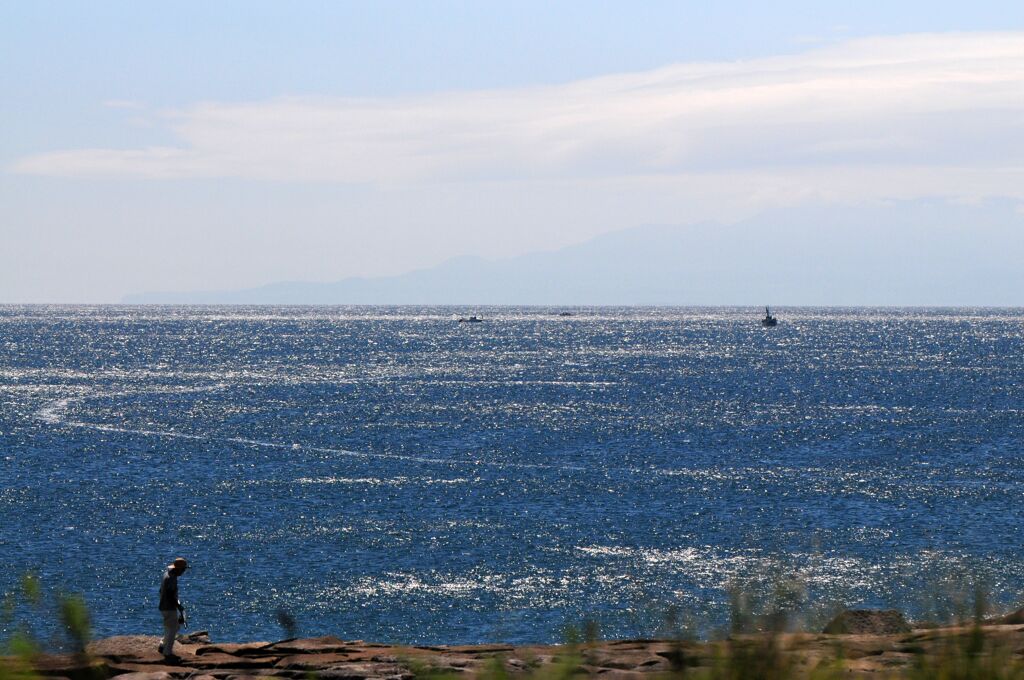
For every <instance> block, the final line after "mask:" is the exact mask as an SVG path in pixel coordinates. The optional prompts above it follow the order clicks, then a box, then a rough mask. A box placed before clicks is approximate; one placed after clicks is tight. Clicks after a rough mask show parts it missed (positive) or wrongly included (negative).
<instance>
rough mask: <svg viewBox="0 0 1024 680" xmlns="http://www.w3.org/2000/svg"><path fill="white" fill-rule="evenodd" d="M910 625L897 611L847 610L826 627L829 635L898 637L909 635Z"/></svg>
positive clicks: (825, 631)
mask: <svg viewBox="0 0 1024 680" xmlns="http://www.w3.org/2000/svg"><path fill="white" fill-rule="evenodd" d="M910 631H911V628H910V624H909V623H907V620H906V619H905V618H903V614H902V613H901V612H899V611H897V610H895V609H847V610H846V611H844V612H842V613H841V614H839V615H838V616H836V617H835V618H834V619H832V620H831V621H829V623H828V625H827V626H825V630H823V631H822V632H823V633H826V634H828V635H896V634H899V633H909V632H910Z"/></svg>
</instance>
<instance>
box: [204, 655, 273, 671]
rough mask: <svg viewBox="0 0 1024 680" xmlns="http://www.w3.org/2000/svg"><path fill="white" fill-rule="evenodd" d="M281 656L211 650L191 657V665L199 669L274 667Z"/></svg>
mask: <svg viewBox="0 0 1024 680" xmlns="http://www.w3.org/2000/svg"><path fill="white" fill-rule="evenodd" d="M278 659H279V657H276V656H259V657H252V656H235V655H233V654H219V653H217V652H211V653H209V654H203V655H201V656H196V657H195V658H194V659H189V665H191V666H193V667H195V668H199V669H204V670H206V669H213V668H233V669H246V668H273V667H274V664H275V663H277V661H278Z"/></svg>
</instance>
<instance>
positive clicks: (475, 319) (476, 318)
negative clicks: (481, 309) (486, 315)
mask: <svg viewBox="0 0 1024 680" xmlns="http://www.w3.org/2000/svg"><path fill="white" fill-rule="evenodd" d="M459 323H483V319H481V318H480V317H479V316H471V317H468V318H467V317H464V316H460V317H459Z"/></svg>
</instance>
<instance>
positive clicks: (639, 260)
mask: <svg viewBox="0 0 1024 680" xmlns="http://www.w3.org/2000/svg"><path fill="white" fill-rule="evenodd" d="M124 301H125V302H128V303H175V304H203V303H209V304H424V305H427V304H452V305H465V306H472V305H486V304H495V305H500V304H508V305H760V304H766V303H770V304H778V305H940V306H941V305H968V306H970V305H978V306H981V305H986V306H1018V305H1024V212H1022V211H1021V209H1020V208H1019V206H1017V205H1015V204H1013V203H1011V202H1009V201H991V202H984V203H979V204H970V205H966V204H949V203H944V202H938V201H934V202H929V201H916V202H896V203H891V204H885V205H874V206H871V207H863V206H862V207H857V208H836V207H825V206H819V207H814V208H800V209H790V210H778V211H773V212H769V213H764V214H762V215H759V216H758V217H755V218H752V219H749V220H746V221H743V222H740V223H737V224H731V225H723V224H717V223H707V222H705V223H698V224H689V225H685V226H664V225H649V226H643V227H636V228H633V229H627V230H623V231H617V232H613V233H609V234H605V235H603V236H600V237H597V238H594V239H592V240H590V241H587V242H586V243H582V244H579V245H575V246H570V247H567V248H563V249H561V250H556V251H550V252H537V253H531V254H527V255H522V256H518V257H512V258H507V259H499V260H488V259H483V258H478V257H459V258H456V259H452V260H449V261H447V262H444V263H442V264H440V265H437V266H435V267H431V268H429V269H421V270H417V271H412V272H409V273H406V274H402V275H399V276H389V277H380V278H348V279H343V280H340V281H336V282H333V283H313V282H281V283H272V284H269V285H266V286H261V287H259V288H250V289H245V290H235V291H205V292H178V293H144V294H138V295H131V296H128V297H127V298H125V300H124Z"/></svg>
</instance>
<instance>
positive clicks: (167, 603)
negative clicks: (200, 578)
mask: <svg viewBox="0 0 1024 680" xmlns="http://www.w3.org/2000/svg"><path fill="white" fill-rule="evenodd" d="M186 569H188V562H187V561H186V560H185V558H184V557H179V558H177V559H175V560H174V562H172V563H171V564H168V565H167V571H165V572H164V578H163V580H162V581H161V582H160V615H161V616H162V617H163V620H164V641H163V642H162V643H160V647H159V648H158V649H159V650H160V653H161V654H163V655H164V657H165V658H174V639H175V636H177V634H178V625H179V624H183V623H185V608H184V607H182V606H181V602H179V601H178V577H179V576H181V575H182V574H184V573H185V570H186Z"/></svg>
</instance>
